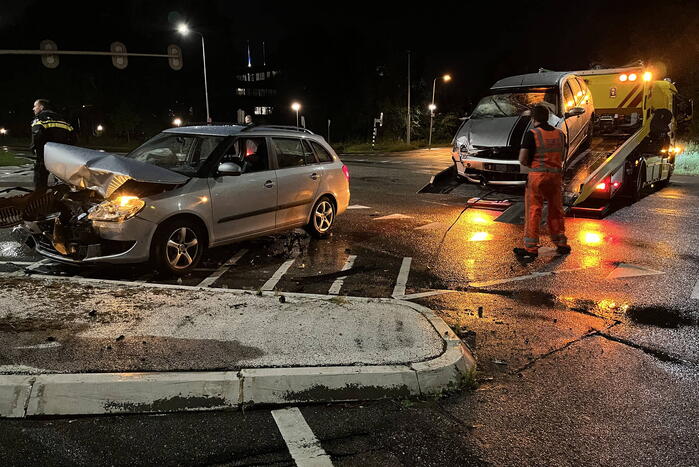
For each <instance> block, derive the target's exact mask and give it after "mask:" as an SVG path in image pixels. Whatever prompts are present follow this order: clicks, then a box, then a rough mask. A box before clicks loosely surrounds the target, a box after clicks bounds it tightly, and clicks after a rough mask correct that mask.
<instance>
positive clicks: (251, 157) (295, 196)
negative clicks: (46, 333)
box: [18, 126, 350, 275]
mask: <svg viewBox="0 0 699 467" xmlns="http://www.w3.org/2000/svg"><path fill="white" fill-rule="evenodd" d="M44 153H45V161H46V167H47V168H48V170H49V171H50V172H51V173H53V174H54V175H55V176H56V177H57V178H58V179H59V180H61V181H62V182H63V183H59V184H58V185H56V186H53V187H51V189H50V190H49V191H48V192H47V193H46V194H44V195H43V196H41V197H37V195H34V198H33V199H31V200H30V201H28V202H26V203H25V206H24V208H23V215H22V218H23V219H22V223H21V224H20V226H19V227H18V228H19V229H20V230H21V231H22V232H23V233H24V235H25V237H26V242H27V243H28V244H29V245H30V246H31V247H33V248H35V249H36V251H37V252H38V253H40V254H41V255H43V256H45V257H48V258H51V259H55V260H58V261H62V262H69V263H75V264H84V263H139V262H146V261H153V262H154V263H155V264H156V265H157V267H158V268H159V269H160V270H162V271H164V272H168V273H172V274H176V275H182V274H185V273H187V272H188V271H190V270H191V269H192V268H194V267H195V266H196V265H197V263H198V262H199V260H200V259H201V257H202V254H203V252H204V250H205V249H206V248H208V247H214V246H219V245H223V244H227V243H232V242H235V241H239V240H243V239H249V238H253V237H258V236H262V235H269V234H272V233H276V232H280V231H284V230H289V229H293V228H296V227H305V228H306V229H307V230H308V231H309V232H310V233H311V234H312V235H314V236H317V237H322V236H325V235H326V234H327V233H328V232H329V230H330V228H331V227H332V225H333V223H334V221H335V217H336V216H337V215H338V214H341V213H342V212H343V211H344V210H345V209H346V208H347V205H348V204H349V197H350V192H349V171H348V169H347V167H346V166H345V165H344V164H343V163H342V162H341V161H340V159H339V158H338V156H337V154H335V152H334V151H333V149H332V148H331V147H330V146H329V145H328V144H327V143H326V142H325V140H324V139H323V138H322V137H320V136H317V135H315V134H313V133H311V132H310V131H308V130H304V129H299V128H296V127H271V126H260V127H241V126H199V127H181V128H173V129H169V130H166V131H164V132H162V133H161V134H159V135H157V136H155V137H153V138H152V139H150V140H149V141H147V142H146V143H145V144H143V145H142V146H140V147H139V148H137V149H135V150H134V151H132V152H131V153H129V154H127V155H126V156H118V155H114V154H107V153H103V152H100V151H93V150H90V149H84V148H78V147H74V146H67V145H62V144H56V143H47V144H46V146H45V150H44Z"/></svg>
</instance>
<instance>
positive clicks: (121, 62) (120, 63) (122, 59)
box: [109, 42, 129, 70]
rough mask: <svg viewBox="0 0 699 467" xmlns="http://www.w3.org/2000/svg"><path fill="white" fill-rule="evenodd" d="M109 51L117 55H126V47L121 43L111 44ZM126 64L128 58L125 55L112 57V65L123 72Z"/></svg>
mask: <svg viewBox="0 0 699 467" xmlns="http://www.w3.org/2000/svg"><path fill="white" fill-rule="evenodd" d="M109 49H110V50H111V51H112V52H115V53H118V54H126V46H125V45H124V44H123V43H121V42H112V44H111V45H110V46H109ZM128 64H129V57H127V56H126V55H112V65H114V66H115V67H117V68H118V69H120V70H123V69H124V68H126V66H127V65H128Z"/></svg>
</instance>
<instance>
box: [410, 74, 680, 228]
mask: <svg viewBox="0 0 699 467" xmlns="http://www.w3.org/2000/svg"><path fill="white" fill-rule="evenodd" d="M543 71H548V70H543V69H542V70H540V72H543ZM571 73H572V74H574V75H576V76H578V77H580V78H582V79H584V81H585V83H586V84H587V86H588V88H589V89H590V92H591V94H592V102H593V103H594V116H593V122H594V127H593V136H592V139H591V142H590V144H589V147H588V148H587V149H584V150H581V151H579V152H578V153H577V154H573V155H571V156H569V157H568V158H567V159H566V161H565V164H564V168H563V173H564V175H563V178H564V183H563V199H564V205H565V206H566V210H567V213H568V215H572V216H582V217H603V216H604V215H606V214H607V212H608V210H609V207H610V204H611V201H612V200H613V199H615V198H617V197H620V196H624V197H627V198H629V199H630V200H632V201H636V200H638V199H640V197H641V196H642V194H643V193H644V191H645V190H647V189H649V188H661V187H663V186H665V185H667V184H668V183H669V181H670V177H671V176H672V172H673V170H674V165H675V158H676V157H677V155H678V154H679V153H680V152H681V150H682V148H681V147H680V146H679V143H678V141H677V137H678V135H680V134H681V133H682V131H683V130H684V129H686V127H687V126H688V124H689V122H690V121H691V118H692V112H693V103H692V101H691V100H690V99H687V98H685V97H683V96H681V95H680V94H679V93H678V91H677V88H676V87H675V85H674V84H673V83H672V82H671V81H670V80H669V79H663V80H656V79H654V77H653V71H652V70H651V69H648V68H646V67H644V66H643V64H641V63H639V64H638V65H634V66H628V67H620V68H606V69H590V70H579V71H572V72H571ZM563 104H564V105H566V103H563ZM455 172H456V171H455V169H454V168H453V167H450V168H449V169H446V170H445V171H442V172H441V173H439V174H437V175H436V176H434V177H432V180H431V181H430V183H429V184H428V185H427V186H425V187H424V188H423V189H422V190H420V191H421V192H442V193H444V192H445V191H449V189H448V188H447V189H445V188H444V186H452V187H453V186H454V185H455V184H456V183H463V180H459V177H458V173H455ZM489 188H490V187H489ZM468 204H469V205H470V206H472V207H481V208H485V209H498V210H503V211H504V210H508V211H510V215H509V216H504V217H507V218H508V219H514V218H518V219H521V217H522V216H521V214H522V213H523V209H524V207H523V202H522V196H521V195H519V196H518V195H517V194H513V192H512V191H511V190H507V191H503V190H498V189H497V187H494V189H493V190H491V191H489V192H488V193H487V195H485V196H482V197H478V198H471V199H469V200H468ZM503 220H504V219H503ZM505 221H506V222H508V220H505Z"/></svg>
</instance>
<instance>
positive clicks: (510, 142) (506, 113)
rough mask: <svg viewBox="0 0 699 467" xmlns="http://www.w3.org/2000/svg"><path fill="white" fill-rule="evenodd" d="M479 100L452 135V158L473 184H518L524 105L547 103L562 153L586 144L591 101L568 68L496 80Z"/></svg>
mask: <svg viewBox="0 0 699 467" xmlns="http://www.w3.org/2000/svg"><path fill="white" fill-rule="evenodd" d="M490 91H491V92H490V94H489V95H487V96H485V97H484V98H483V99H481V100H480V101H479V103H478V105H477V106H476V108H475V109H474V110H473V112H472V113H471V115H470V117H468V118H467V119H466V120H465V121H464V123H463V124H462V125H461V127H460V128H459V130H458V131H457V133H456V136H455V137H454V140H453V143H452V146H453V148H452V160H453V162H454V166H455V168H456V173H457V175H458V176H459V177H460V178H463V179H466V180H468V181H470V182H474V183H482V184H492V185H515V186H523V185H524V184H525V182H526V180H527V168H526V167H521V166H520V164H519V149H520V146H521V144H522V139H523V138H524V135H525V134H526V132H527V131H529V129H531V127H532V126H531V125H532V123H531V118H530V116H529V113H530V109H531V108H532V107H534V106H535V105H537V104H543V105H545V106H546V107H548V108H549V111H550V116H549V124H550V125H551V126H553V127H554V128H558V129H560V130H561V131H563V133H564V134H565V135H566V145H567V154H568V156H569V157H570V156H572V155H575V154H577V153H578V152H579V151H580V150H581V149H584V148H585V147H587V146H588V145H589V144H590V141H591V137H592V121H593V114H594V105H593V102H592V97H591V94H590V90H589V89H588V87H587V85H586V84H585V82H584V80H582V79H581V78H579V77H578V76H576V75H575V74H573V73H569V72H541V73H529V74H525V75H518V76H511V77H508V78H504V79H501V80H500V81H498V82H496V83H495V84H494V85H493V86H492V87H491V88H490Z"/></svg>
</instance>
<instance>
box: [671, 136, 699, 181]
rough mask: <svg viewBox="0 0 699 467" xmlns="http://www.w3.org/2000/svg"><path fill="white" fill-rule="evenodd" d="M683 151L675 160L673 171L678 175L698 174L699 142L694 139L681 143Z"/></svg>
mask: <svg viewBox="0 0 699 467" xmlns="http://www.w3.org/2000/svg"><path fill="white" fill-rule="evenodd" d="M681 146H682V147H683V148H684V151H682V153H681V154H680V155H679V156H677V159H676V160H675V173H676V174H678V175H699V143H697V142H696V141H692V142H687V143H684V144H681Z"/></svg>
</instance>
